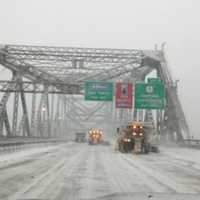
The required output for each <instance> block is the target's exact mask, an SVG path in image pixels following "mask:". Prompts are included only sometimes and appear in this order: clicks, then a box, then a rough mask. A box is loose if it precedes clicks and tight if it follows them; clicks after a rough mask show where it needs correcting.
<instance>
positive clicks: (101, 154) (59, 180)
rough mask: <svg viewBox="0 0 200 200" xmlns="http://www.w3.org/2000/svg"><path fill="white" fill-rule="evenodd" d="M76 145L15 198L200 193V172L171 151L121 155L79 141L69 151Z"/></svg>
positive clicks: (109, 149)
mask: <svg viewBox="0 0 200 200" xmlns="http://www.w3.org/2000/svg"><path fill="white" fill-rule="evenodd" d="M73 148H74V152H76V153H72V154H71V155H68V156H67V157H66V154H65V153H64V152H63V153H64V154H61V155H60V160H59V162H57V165H54V167H49V168H48V171H47V172H46V174H45V173H43V174H41V175H40V176H38V177H37V179H35V180H32V181H31V182H30V184H29V186H28V188H27V187H25V188H22V189H21V190H19V191H18V193H17V195H18V196H15V197H17V198H18V199H27V198H29V199H30V198H40V199H58V200H64V199H70V200H71V199H95V198H98V197H99V198H100V197H101V196H106V195H110V194H119V195H120V194H124V195H126V194H130V193H131V194H133V193H134V194H147V195H151V194H155V193H156V194H174V195H175V194H182V193H187V194H188V193H189V194H199V189H198V185H199V180H198V179H199V173H198V171H197V170H196V171H190V170H188V169H187V168H186V166H185V165H184V164H183V163H180V164H179V163H178V162H177V160H176V159H174V158H173V157H170V158H169V157H168V156H167V155H166V154H167V152H162V151H161V153H158V154H154V153H150V154H149V155H133V154H121V153H119V152H115V151H114V150H113V148H112V146H110V147H105V146H100V145H98V146H95V145H94V146H90V145H87V144H76V143H74V145H73V147H71V148H66V151H68V152H73V150H72V149H73ZM170 159H171V161H170V162H169V160H170ZM175 166H176V167H177V169H176V170H175V168H174V167H175ZM177 170H178V171H179V172H180V174H178V175H177ZM194 170H195V169H194ZM190 173H193V175H194V176H191V174H190ZM191 184H192V185H191ZM12 197H14V196H12ZM17 198H15V199H17ZM11 199H14V198H11Z"/></svg>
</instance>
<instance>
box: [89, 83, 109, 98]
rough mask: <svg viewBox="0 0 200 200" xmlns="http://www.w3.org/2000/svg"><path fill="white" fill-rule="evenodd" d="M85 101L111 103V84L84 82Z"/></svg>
mask: <svg viewBox="0 0 200 200" xmlns="http://www.w3.org/2000/svg"><path fill="white" fill-rule="evenodd" d="M85 100H89V101H112V100H113V83H112V82H101V81H86V82H85Z"/></svg>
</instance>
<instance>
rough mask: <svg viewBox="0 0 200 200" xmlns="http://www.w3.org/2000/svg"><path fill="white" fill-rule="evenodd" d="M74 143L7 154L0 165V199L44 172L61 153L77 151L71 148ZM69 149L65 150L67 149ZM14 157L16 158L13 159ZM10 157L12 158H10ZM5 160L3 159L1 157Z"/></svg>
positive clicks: (67, 153)
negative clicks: (7, 156) (6, 157)
mask: <svg viewBox="0 0 200 200" xmlns="http://www.w3.org/2000/svg"><path fill="white" fill-rule="evenodd" d="M72 146H74V144H70V143H69V144H60V145H59V144H58V145H56V146H55V145H54V146H53V147H52V148H50V147H46V150H45V148H41V149H40V148H39V149H37V151H35V150H34V149H29V151H28V150H26V151H25V152H24V154H23V152H18V153H19V154H20V156H19V155H18V153H14V155H11V154H9V156H10V157H9V159H8V160H7V161H4V162H1V165H0V188H1V189H0V199H6V198H8V196H10V195H12V194H14V193H15V192H17V191H19V190H20V189H21V188H22V187H23V186H24V185H27V184H30V183H31V182H32V181H33V180H34V179H35V178H37V177H38V176H40V175H41V174H43V173H44V172H46V171H47V170H48V169H49V168H51V167H52V166H54V165H55V163H56V162H58V161H59V159H60V158H61V157H63V154H65V155H68V156H70V155H71V154H74V153H76V151H78V149H77V148H75V149H74V148H72ZM69 148H70V149H71V150H70V151H67V149H69ZM15 156H16V158H18V159H15ZM10 158H12V159H10ZM3 160H5V159H3Z"/></svg>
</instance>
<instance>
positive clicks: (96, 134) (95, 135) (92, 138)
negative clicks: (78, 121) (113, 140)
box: [88, 128, 103, 144]
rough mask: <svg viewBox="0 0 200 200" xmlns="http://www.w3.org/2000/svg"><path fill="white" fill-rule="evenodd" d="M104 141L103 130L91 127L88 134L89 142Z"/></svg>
mask: <svg viewBox="0 0 200 200" xmlns="http://www.w3.org/2000/svg"><path fill="white" fill-rule="evenodd" d="M102 142H103V131H101V130H99V129H96V128H95V129H91V130H90V131H89V135H88V143H89V144H100V143H102Z"/></svg>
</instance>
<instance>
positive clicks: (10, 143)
mask: <svg viewBox="0 0 200 200" xmlns="http://www.w3.org/2000/svg"><path fill="white" fill-rule="evenodd" d="M60 142H65V140H63V139H58V138H9V139H4V138H1V139H0V153H11V152H16V151H21V150H24V149H27V148H34V147H39V146H48V145H52V144H56V143H60Z"/></svg>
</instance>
